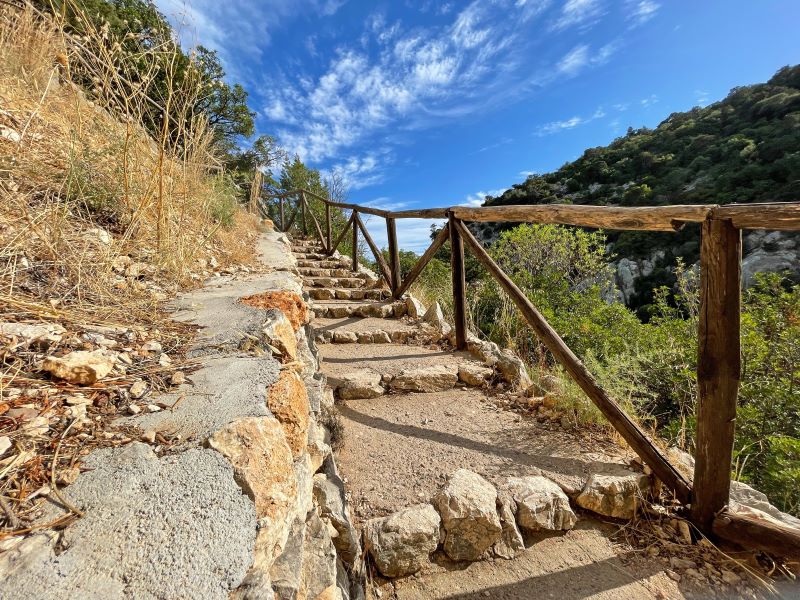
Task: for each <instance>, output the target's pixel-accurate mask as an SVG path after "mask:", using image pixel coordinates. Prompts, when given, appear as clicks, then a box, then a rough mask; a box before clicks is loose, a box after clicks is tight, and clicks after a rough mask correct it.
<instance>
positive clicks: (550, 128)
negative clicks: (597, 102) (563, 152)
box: [536, 106, 606, 137]
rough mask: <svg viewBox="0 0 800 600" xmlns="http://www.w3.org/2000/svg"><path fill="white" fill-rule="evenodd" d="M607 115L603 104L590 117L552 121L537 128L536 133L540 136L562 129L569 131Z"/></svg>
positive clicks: (558, 131)
mask: <svg viewBox="0 0 800 600" xmlns="http://www.w3.org/2000/svg"><path fill="white" fill-rule="evenodd" d="M605 116H606V111H605V110H603V107H602V106H598V107H597V109H596V110H595V111H594V113H592V115H591V116H589V117H579V116H574V117H571V118H569V119H564V120H560V121H550V122H549V123H545V124H544V125H540V126H539V127H538V128H537V129H536V135H538V136H540V137H541V136H545V135H552V134H554V133H560V132H562V131H567V130H569V129H575V128H576V127H579V126H581V125H586V124H587V123H591V122H592V121H596V120H597V119H602V118H603V117H605Z"/></svg>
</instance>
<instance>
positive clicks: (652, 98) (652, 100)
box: [639, 94, 658, 108]
mask: <svg viewBox="0 0 800 600" xmlns="http://www.w3.org/2000/svg"><path fill="white" fill-rule="evenodd" d="M656 103H658V96H656V95H655V94H650V95H649V96H648V97H647V98H642V99H641V100H640V101H639V104H641V105H642V106H643V107H645V108H648V107H650V106H653V104H656Z"/></svg>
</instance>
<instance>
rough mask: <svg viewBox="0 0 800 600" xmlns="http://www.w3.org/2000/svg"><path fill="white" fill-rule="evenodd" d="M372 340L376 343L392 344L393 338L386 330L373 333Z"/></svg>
mask: <svg viewBox="0 0 800 600" xmlns="http://www.w3.org/2000/svg"><path fill="white" fill-rule="evenodd" d="M372 342H373V343H374V344H391V343H392V338H391V337H390V336H389V334H388V333H387V332H385V331H376V332H375V333H373V334H372Z"/></svg>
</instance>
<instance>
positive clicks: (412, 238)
mask: <svg viewBox="0 0 800 600" xmlns="http://www.w3.org/2000/svg"><path fill="white" fill-rule="evenodd" d="M404 207H406V205H404ZM380 208H384V206H381V207H380ZM391 210H397V209H391ZM396 223H397V244H398V246H400V248H402V249H403V250H411V251H412V252H416V253H417V254H422V253H423V252H425V250H426V249H427V248H428V246H430V245H431V241H432V240H431V226H432V225H436V226H437V227H441V226H442V225H444V224H445V223H447V221H446V220H444V219H398V220H397V221H396ZM364 225H366V227H367V231H369V235H370V237H372V239H373V241H374V242H375V244H376V245H377V246H378V247H379V248H386V247H387V246H388V242H387V237H386V222H385V221H384V220H383V219H381V218H380V217H371V218H369V219H365V220H364Z"/></svg>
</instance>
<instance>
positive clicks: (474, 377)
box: [458, 363, 494, 387]
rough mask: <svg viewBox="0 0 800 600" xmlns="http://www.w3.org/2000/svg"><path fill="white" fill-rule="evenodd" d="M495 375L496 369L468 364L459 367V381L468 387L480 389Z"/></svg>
mask: <svg viewBox="0 0 800 600" xmlns="http://www.w3.org/2000/svg"><path fill="white" fill-rule="evenodd" d="M493 374H494V369H491V368H490V367H484V366H482V365H476V364H473V363H466V364H463V365H459V366H458V379H459V381H463V382H464V383H466V384H467V385H473V386H477V387H480V386H482V385H483V384H484V383H486V380H487V379H489V377H491V376H492V375H493Z"/></svg>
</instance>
